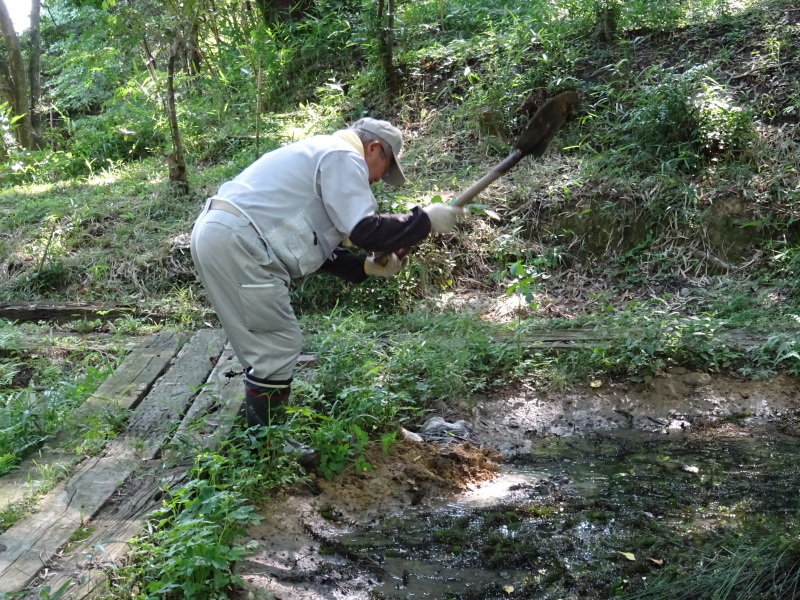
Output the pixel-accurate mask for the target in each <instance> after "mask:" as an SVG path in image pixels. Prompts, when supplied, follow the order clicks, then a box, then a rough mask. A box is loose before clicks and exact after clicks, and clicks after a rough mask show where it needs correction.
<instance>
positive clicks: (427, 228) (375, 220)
mask: <svg viewBox="0 0 800 600" xmlns="http://www.w3.org/2000/svg"><path fill="white" fill-rule="evenodd" d="M430 232H431V220H430V219H429V218H428V215H427V213H426V212H425V211H424V210H422V209H421V208H420V207H418V206H415V207H414V208H412V209H411V211H410V212H407V213H402V214H396V215H373V216H371V217H365V218H364V219H361V220H360V221H359V222H358V223H357V224H356V226H355V227H353V231H351V232H350V241H351V242H353V243H354V244H355V245H356V246H358V247H359V248H363V249H364V250H369V251H370V252H394V251H395V250H399V249H400V248H407V247H409V246H413V245H414V244H418V243H419V242H421V241H422V240H424V239H425V238H426V237H428V234H430Z"/></svg>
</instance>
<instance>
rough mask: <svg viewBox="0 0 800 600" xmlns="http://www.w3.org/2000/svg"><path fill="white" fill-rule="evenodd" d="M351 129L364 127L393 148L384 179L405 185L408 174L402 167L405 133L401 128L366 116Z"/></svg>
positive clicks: (390, 182) (390, 183) (387, 181)
mask: <svg viewBox="0 0 800 600" xmlns="http://www.w3.org/2000/svg"><path fill="white" fill-rule="evenodd" d="M350 129H363V130H364V131H368V132H369V133H371V134H373V135H376V136H377V137H379V138H380V139H381V140H383V141H384V142H386V144H387V145H388V146H389V147H390V148H391V149H392V156H391V157H389V159H390V163H391V164H390V165H389V169H388V170H387V171H386V173H385V174H384V176H383V177H382V179H383V180H384V181H385V182H386V183H388V184H389V185H403V184H404V183H405V181H406V176H405V175H403V170H402V169H401V168H400V162H399V160H398V159H399V157H400V151H401V150H402V149H403V134H401V133H400V130H399V129H398V128H397V127H395V126H394V125H392V124H391V123H389V122H388V121H381V120H379V119H373V118H371V117H364V118H363V119H359V120H358V121H356V122H355V123H353V124H352V125H350Z"/></svg>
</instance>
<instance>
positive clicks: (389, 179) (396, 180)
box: [382, 160, 406, 185]
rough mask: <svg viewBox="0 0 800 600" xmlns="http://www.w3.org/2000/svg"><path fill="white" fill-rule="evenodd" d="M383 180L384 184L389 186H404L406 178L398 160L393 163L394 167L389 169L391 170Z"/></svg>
mask: <svg viewBox="0 0 800 600" xmlns="http://www.w3.org/2000/svg"><path fill="white" fill-rule="evenodd" d="M382 179H383V181H384V183H388V184H389V185H403V184H404V183H405V182H406V176H405V175H403V171H402V170H401V169H400V165H398V164H397V161H396V160H393V161H392V166H391V167H389V170H388V171H386V174H385V175H384V176H383V178H382Z"/></svg>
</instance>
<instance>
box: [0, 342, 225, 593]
mask: <svg viewBox="0 0 800 600" xmlns="http://www.w3.org/2000/svg"><path fill="white" fill-rule="evenodd" d="M223 347H224V335H223V334H222V332H221V331H219V330H202V331H199V332H198V333H196V334H195V335H194V336H193V337H192V339H191V340H190V341H189V343H188V344H186V346H184V347H183V349H182V350H181V351H180V353H179V354H178V356H177V358H176V359H175V362H174V363H173V365H172V367H171V368H170V369H169V370H168V371H167V372H166V374H165V375H164V376H163V377H161V378H160V379H159V380H158V381H157V382H156V383H155V385H154V386H153V388H152V389H151V390H150V393H149V394H147V396H146V397H145V398H144V399H143V400H142V402H141V403H140V404H139V405H138V406H137V407H136V409H135V411H134V413H133V415H132V416H131V418H130V420H129V421H128V428H127V429H126V431H125V433H124V434H123V435H121V436H119V437H118V438H116V439H114V440H112V441H111V442H110V443H109V445H108V447H107V448H106V452H105V453H104V455H103V456H101V457H96V458H92V459H89V460H86V461H84V462H83V463H81V465H79V466H78V469H77V470H76V471H75V473H74V474H73V475H72V476H71V477H70V478H69V479H68V480H66V481H64V482H62V483H61V484H59V485H58V486H57V487H56V488H55V489H54V490H52V491H51V492H50V493H48V494H47V495H46V496H45V498H44V500H43V502H42V504H41V508H40V511H39V512H38V513H37V514H35V515H30V516H28V517H25V518H23V519H21V520H20V521H18V522H17V523H16V524H14V525H13V526H12V527H11V528H9V529H8V530H7V531H6V532H5V533H3V534H2V535H0V592H6V593H9V592H14V591H18V590H22V589H23V588H25V587H26V586H28V585H29V584H30V582H31V581H32V580H33V579H34V578H35V577H36V576H37V574H38V572H39V570H40V569H41V568H42V567H45V566H47V565H48V564H49V563H50V562H51V560H52V558H53V556H54V555H55V553H56V552H57V551H58V549H59V548H60V547H61V546H63V545H64V544H65V543H66V542H67V541H68V540H69V539H70V537H71V536H72V535H73V534H74V533H75V531H77V530H78V528H79V527H80V526H81V525H82V524H83V523H84V522H85V521H86V520H87V519H89V518H91V517H93V516H94V515H95V514H97V512H98V511H99V510H100V508H101V507H102V506H103V504H105V502H106V501H107V500H108V499H109V498H110V497H111V495H112V494H113V493H114V491H115V490H116V489H117V487H118V486H119V485H120V484H121V483H122V482H124V481H125V480H126V479H127V478H128V477H129V476H130V475H131V473H132V472H133V471H134V469H135V468H137V467H139V466H141V465H142V464H144V462H145V461H147V460H149V459H152V458H154V457H155V456H156V454H157V453H158V451H159V450H160V448H161V445H162V444H163V443H164V441H165V440H166V439H167V438H168V437H169V435H170V433H171V429H174V428H175V427H177V425H178V422H179V418H180V416H181V414H182V413H183V411H184V410H185V409H186V407H187V406H188V405H189V402H190V401H191V400H192V399H193V398H194V396H195V395H196V393H197V390H198V389H199V387H200V386H201V385H202V384H203V383H205V381H206V379H207V378H208V374H209V372H210V371H211V369H212V368H213V366H214V363H215V362H217V358H218V357H219V355H220V354H221V353H222V350H223Z"/></svg>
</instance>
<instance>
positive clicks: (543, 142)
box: [375, 91, 578, 265]
mask: <svg viewBox="0 0 800 600" xmlns="http://www.w3.org/2000/svg"><path fill="white" fill-rule="evenodd" d="M577 103H578V93H577V92H574V91H569V92H562V93H560V94H558V95H557V96H554V97H553V98H551V99H550V100H548V101H547V102H545V103H544V104H543V105H542V107H541V108H539V110H537V111H536V114H534V115H533V117H531V120H530V121H528V124H527V125H526V126H525V131H523V132H522V135H520V136H519V138H518V139H517V143H516V144H515V145H514V149H513V150H512V151H511V154H509V155H508V156H507V157H506V158H505V159H504V160H503V161H502V162H500V163H498V164H497V165H495V166H494V167H493V168H492V169H490V170H489V171H488V172H487V173H486V175H484V176H483V177H481V178H480V179H479V180H478V181H476V182H475V183H473V184H472V185H471V186H470V187H468V188H467V189H466V190H464V191H463V192H462V193H461V194H459V195H458V197H457V198H455V199H454V200H452V201H451V202H450V204H451V205H452V206H460V207H462V208H464V207H466V206H468V205H469V204H470V202H472V200H473V199H474V198H475V196H477V195H478V194H480V193H481V192H482V191H483V190H485V189H486V188H487V187H489V184H491V183H492V182H493V181H495V180H496V179H499V178H500V177H502V176H503V175H505V174H506V173H507V172H508V171H510V170H511V169H512V168H513V167H514V166H516V164H517V163H518V162H519V161H520V160H522V159H523V158H524V157H526V156H534V157H537V158H538V157H539V156H541V155H542V154H544V151H545V150H547V146H549V145H550V141H551V140H552V139H553V137H554V136H555V134H556V132H558V130H559V129H560V128H561V125H562V124H563V123H564V120H565V119H566V118H567V115H568V114H569V112H570V110H572V108H573V107H574V106H575V105H576V104H577ZM410 250H411V248H400V249H399V250H396V251H395V252H394V253H395V254H396V255H397V257H398V258H400V259H401V260H402V258H403V257H404V256H405V255H406V254H408V252H409V251H410ZM387 260H388V255H387V254H382V255H379V256H377V257H376V258H375V262H376V263H378V264H380V265H385V264H386V262H387Z"/></svg>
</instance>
